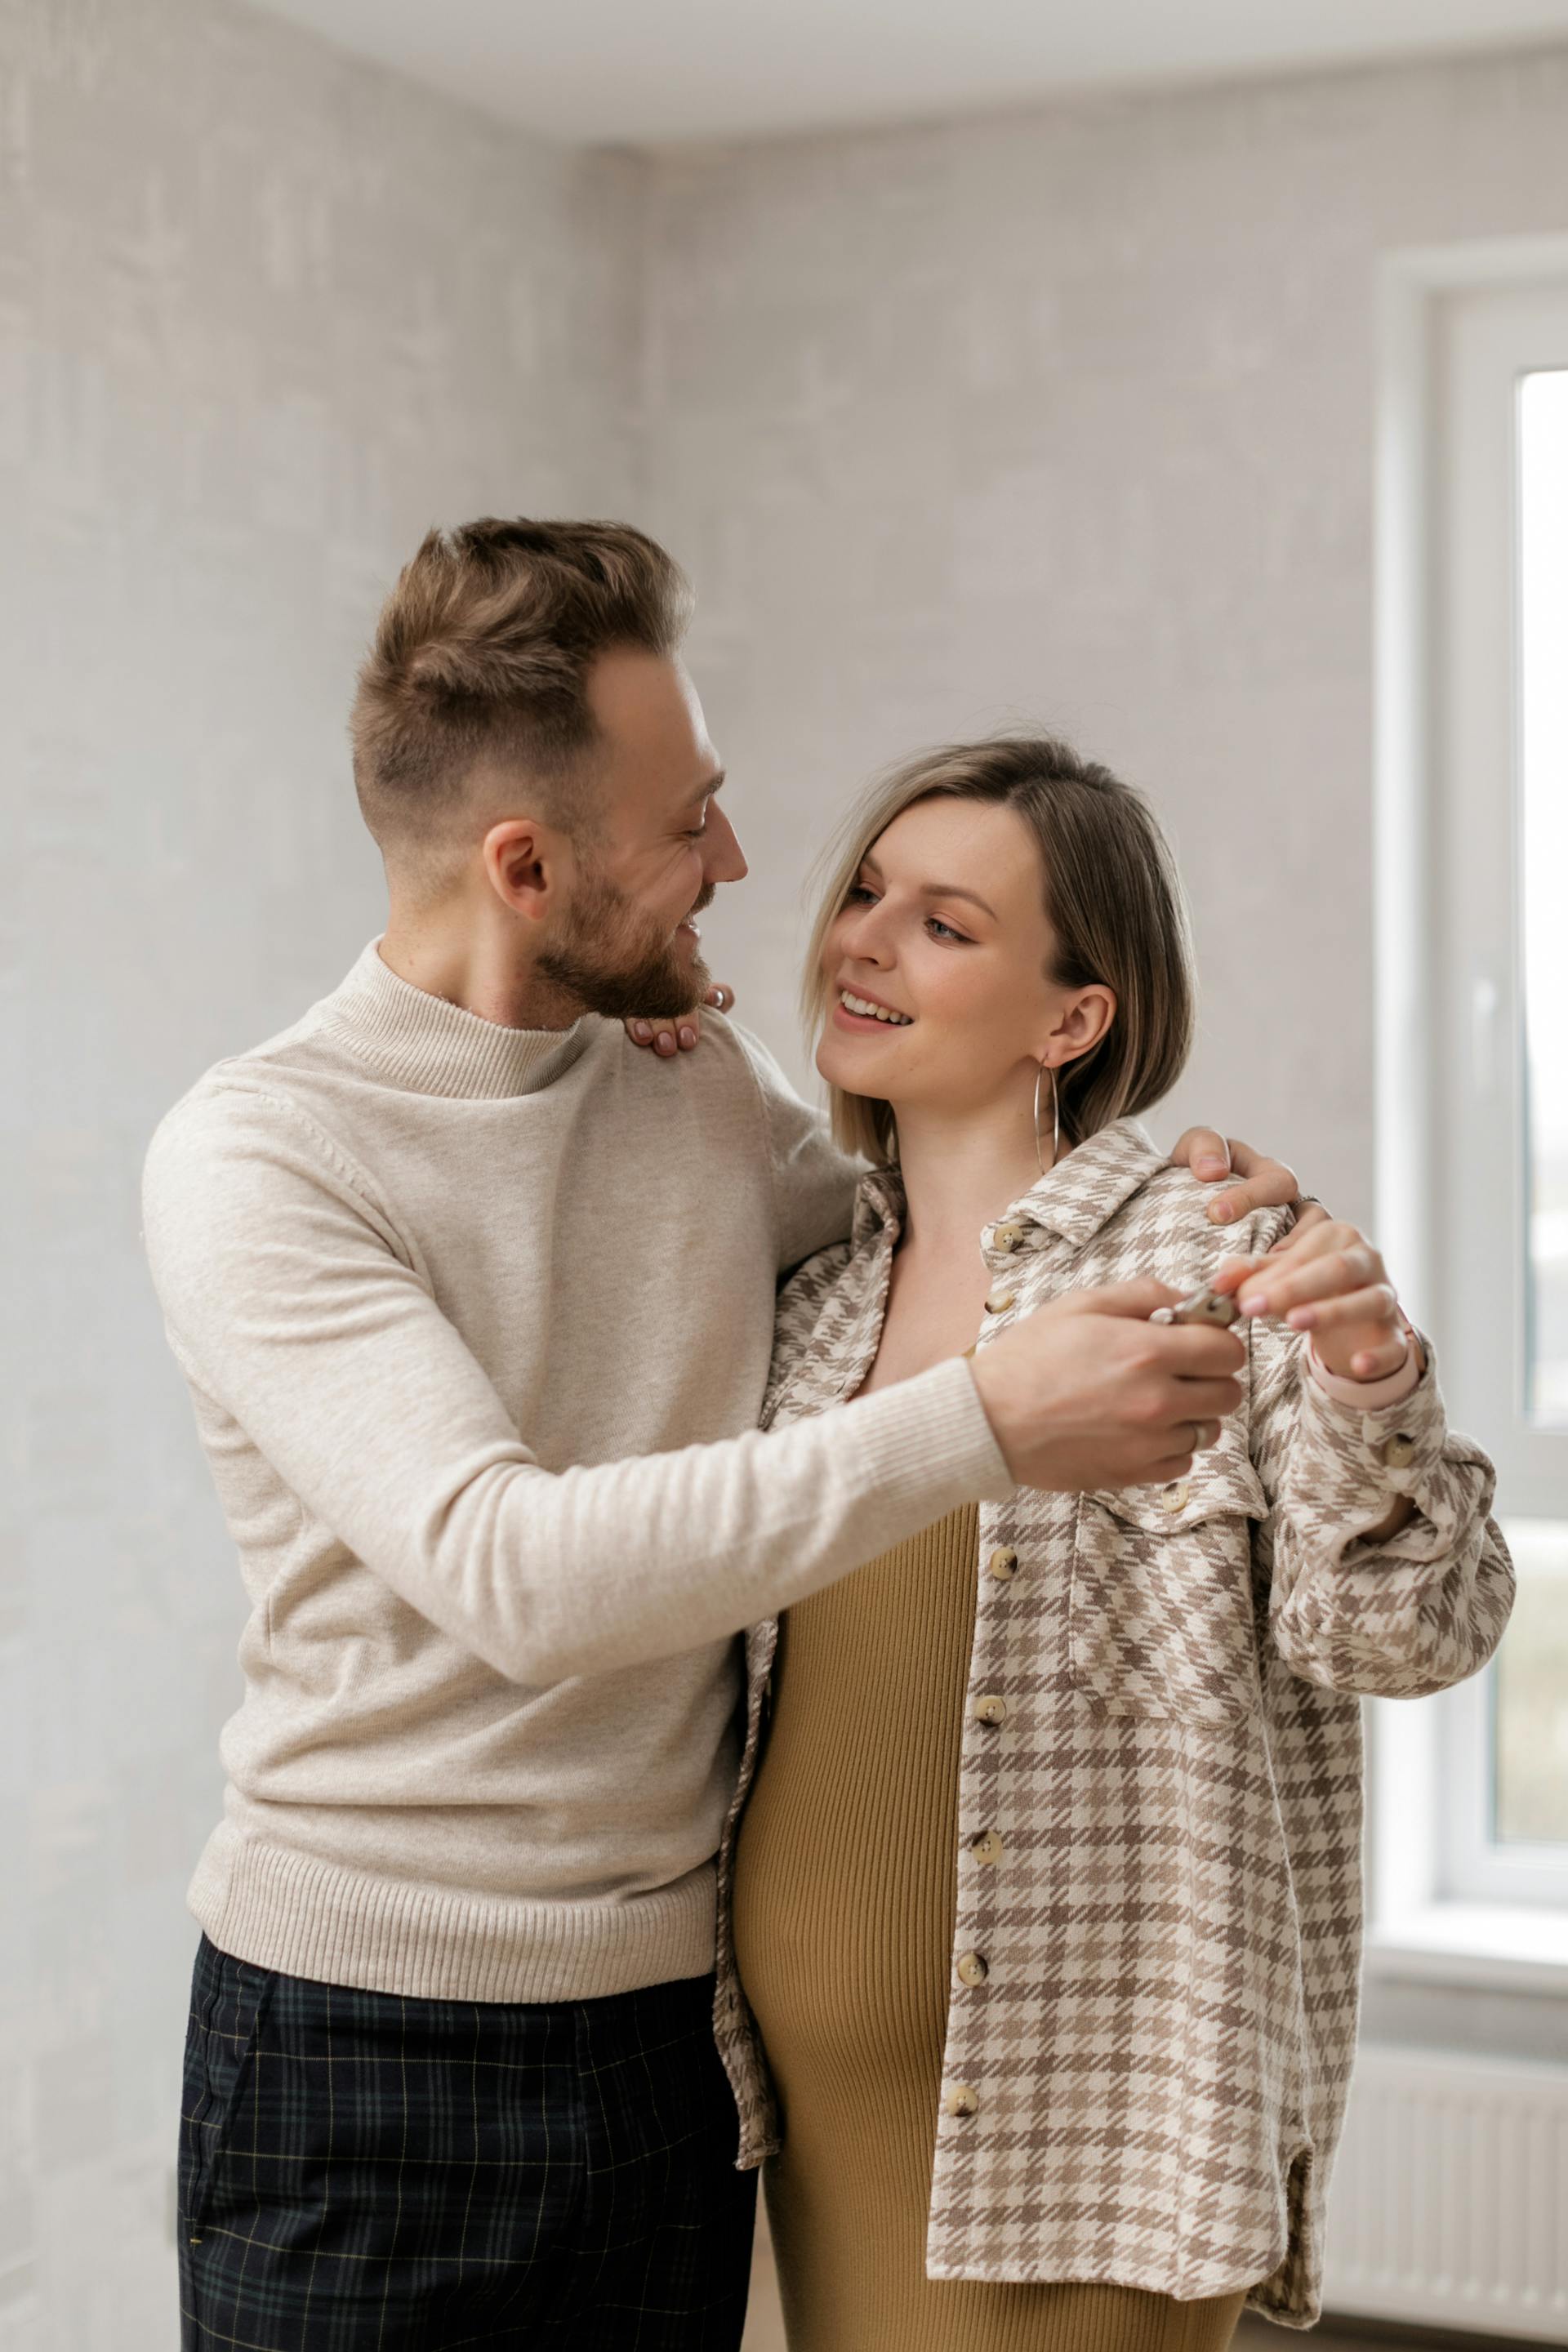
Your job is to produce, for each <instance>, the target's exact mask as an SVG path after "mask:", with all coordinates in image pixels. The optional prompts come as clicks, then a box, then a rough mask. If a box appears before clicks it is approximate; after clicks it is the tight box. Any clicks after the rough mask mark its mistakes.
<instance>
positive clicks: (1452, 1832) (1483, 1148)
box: [1368, 237, 1568, 1991]
mask: <svg viewBox="0 0 1568 2352" xmlns="http://www.w3.org/2000/svg"><path fill="white" fill-rule="evenodd" d="M1565 309H1568V238H1558V237H1552V238H1540V239H1520V240H1509V241H1508V242H1506V243H1498V244H1487V245H1471V246H1464V247H1446V248H1441V249H1437V250H1427V251H1421V252H1414V253H1405V254H1401V255H1398V256H1395V257H1392V258H1391V259H1390V260H1389V261H1388V262H1387V263H1386V265H1385V266H1384V271H1383V273H1382V282H1381V284H1380V287H1379V320H1378V324H1379V408H1378V436H1377V481H1376V501H1377V573H1376V587H1375V615H1376V672H1377V679H1376V682H1377V737H1376V780H1375V816H1374V847H1375V858H1376V908H1377V946H1376V979H1377V991H1376V993H1377V1007H1376V1076H1377V1104H1378V1126H1377V1160H1378V1230H1379V1235H1380V1238H1381V1239H1382V1240H1383V1241H1384V1246H1385V1248H1386V1249H1387V1252H1388V1255H1389V1256H1390V1259H1391V1262H1392V1263H1393V1264H1394V1265H1395V1266H1396V1268H1397V1269H1398V1273H1399V1276H1400V1282H1401V1288H1402V1290H1403V1291H1404V1293H1405V1296H1406V1297H1407V1299H1408V1301H1409V1302H1410V1304H1411V1306H1412V1309H1413V1312H1414V1313H1415V1316H1416V1318H1417V1320H1419V1321H1421V1322H1422V1323H1424V1324H1425V1325H1426V1328H1429V1329H1431V1330H1433V1331H1434V1333H1435V1335H1436V1339H1437V1343H1438V1347H1439V1349H1440V1350H1442V1349H1444V1346H1445V1334H1446V1333H1448V1334H1452V1335H1453V1339H1454V1341H1456V1342H1457V1341H1459V1340H1461V1339H1462V1342H1463V1344H1462V1345H1457V1344H1451V1345H1450V1346H1449V1347H1448V1349H1447V1352H1446V1353H1444V1355H1443V1366H1442V1376H1443V1385H1444V1390H1445V1394H1446V1395H1447V1399H1448V1401H1449V1404H1450V1408H1451V1410H1452V1411H1453V1414H1454V1418H1455V1420H1456V1422H1457V1423H1458V1424H1459V1425H1460V1426H1461V1427H1474V1428H1475V1429H1476V1431H1477V1433H1478V1434H1479V1435H1481V1436H1482V1437H1483V1438H1484V1440H1485V1442H1486V1443H1487V1444H1489V1448H1490V1449H1491V1450H1492V1452H1493V1453H1494V1454H1495V1455H1496V1457H1497V1459H1498V1463H1499V1468H1500V1474H1501V1488H1500V1509H1501V1510H1502V1511H1503V1512H1504V1513H1505V1514H1512V1515H1517V1516H1521V1517H1549V1518H1561V1519H1563V1520H1568V1434H1558V1433H1542V1432H1537V1431H1530V1430H1528V1429H1527V1428H1526V1427H1525V1424H1524V1423H1523V1421H1522V1418H1521V1415H1520V1414H1519V1413H1518V1412H1517V1411H1512V1412H1504V1413H1499V1412H1497V1411H1496V1410H1495V1408H1494V1409H1489V1408H1493V1401H1495V1399H1496V1398H1497V1397H1498V1396H1499V1395H1500V1394H1508V1395H1510V1397H1511V1396H1512V1395H1513V1394H1514V1390H1515V1386H1516V1382H1515V1367H1516V1366H1517V1365H1518V1364H1519V1363H1520V1362H1521V1349H1520V1348H1519V1345H1518V1341H1517V1327H1516V1320H1515V1318H1516V1315H1517V1312H1518V1311H1519V1308H1518V1304H1517V1302H1518V1299H1519V1293H1520V1284H1519V1281H1518V1278H1517V1276H1518V1270H1519V1268H1520V1267H1521V1265H1522V1250H1521V1246H1520V1226H1519V1223H1518V1220H1519V1216H1520V1213H1521V1211H1520V1202H1521V1191H1522V1188H1521V1181H1520V1171H1519V1170H1518V1169H1517V1168H1516V1167H1515V1165H1514V1164H1513V1163H1514V1157H1515V1154H1514V1143H1515V1139H1516V1138H1517V1136H1518V1134H1519V1132H1520V1121H1519V1118H1518V1116H1517V1108H1518V1103H1519V1100H1520V1094H1519V1088H1520V1083H1521V1070H1520V1066H1519V1062H1520V1057H1519V1055H1518V1053H1517V1050H1516V1046H1517V1040H1518V1038H1519V1035H1520V1023H1519V1020H1518V1003H1519V996H1518V979H1517V971H1516V954H1515V950H1514V944H1513V943H1515V942H1516V941H1517V939H1518V925H1517V919H1516V913H1515V909H1514V907H1513V877H1514V872H1515V860H1514V855H1513V842H1512V837H1511V829H1510V826H1509V825H1506V824H1504V825H1500V824H1498V823H1497V818H1496V794H1490V795H1488V799H1487V803H1486V804H1485V805H1483V803H1481V801H1480V799H1479V796H1478V795H1476V794H1475V793H1473V792H1467V793H1462V794H1461V793H1458V792H1456V791H1454V790H1453V789H1452V786H1451V783H1450V782H1449V780H1450V779H1451V778H1452V777H1454V776H1455V775H1463V776H1465V777H1467V778H1469V777H1473V776H1477V775H1488V774H1490V775H1492V776H1493V777H1495V778H1496V780H1497V792H1498V793H1501V794H1502V795H1503V796H1504V797H1505V799H1506V801H1507V803H1508V805H1510V806H1512V805H1513V804H1514V803H1515V799H1516V793H1515V785H1514V770H1515V767H1516V764H1517V762H1516V760H1515V758H1514V757H1513V755H1512V752H1511V749H1510V747H1511V745H1512V741H1513V738H1514V735H1515V732H1516V726H1515V717H1516V714H1515V711H1514V708H1513V694H1514V686H1513V680H1514V676H1515V667H1514V661H1513V641H1514V615H1513V610H1512V605H1513V583H1514V581H1515V579H1516V576H1517V562H1516V552H1515V545H1514V530H1515V525H1514V516H1515V499H1514V496H1513V487H1514V485H1513V476H1512V470H1511V469H1512V466H1513V462H1514V460H1513V446H1514V444H1513V437H1512V435H1511V433H1510V432H1508V431H1507V430H1506V429H1505V430H1504V431H1502V432H1498V431H1497V430H1495V429H1494V428H1495V425H1496V422H1497V410H1496V399H1497V394H1498V387H1499V385H1500V383H1502V384H1505V385H1506V383H1507V382H1508V381H1510V375H1509V371H1510V369H1511V371H1512V380H1517V376H1518V374H1519V373H1521V369H1520V367H1519V364H1518V354H1519V352H1520V350H1521V348H1529V349H1531V350H1532V351H1533V352H1534V356H1533V357H1532V358H1531V359H1529V360H1528V361H1527V362H1525V364H1526V365H1535V366H1545V365H1553V364H1558V363H1563V362H1568V348H1563V347H1560V345H1559V343H1558V342H1557V341H1556V340H1555V338H1556V335H1557V322H1558V320H1560V319H1561V318H1562V317H1563V315H1564V310H1565ZM1532 315H1533V316H1538V317H1539V320H1540V325H1541V336H1543V337H1544V340H1541V339H1540V337H1538V338H1537V340H1536V341H1535V342H1534V343H1532V344H1528V345H1521V341H1520V334H1521V326H1522V325H1523V324H1524V323H1525V322H1527V321H1528V320H1529V319H1530V318H1531V316H1532ZM1505 415H1506V411H1505ZM1456 451H1458V452H1460V453H1461V462H1460V463H1458V464H1455V463H1454V462H1453V457H1454V453H1455V452H1456ZM1461 552H1462V555H1463V559H1464V560H1463V561H1458V560H1457V556H1458V554H1459V553H1461ZM1461 650H1462V654H1463V657H1462V658H1460V657H1458V656H1459V653H1460V651H1461ZM1456 877H1462V878H1461V879H1460V880H1459V881H1458V882H1457V881H1456ZM1459 939H1462V940H1464V941H1465V944H1466V954H1465V955H1464V957H1462V958H1461V957H1460V956H1458V955H1456V954H1454V953H1452V952H1445V946H1446V942H1449V941H1452V940H1459ZM1456 1047H1458V1050H1456ZM1457 1136H1458V1137H1462V1138H1463V1139H1465V1148H1464V1149H1463V1150H1455V1149H1454V1148H1453V1143H1452V1139H1454V1138H1455V1137H1457ZM1500 1204H1501V1207H1500ZM1445 1234H1467V1235H1468V1237H1469V1239H1468V1245H1467V1246H1466V1247H1465V1248H1462V1249H1460V1248H1454V1247H1448V1246H1446V1244H1445ZM1478 1236H1479V1237H1480V1238H1479V1240H1478V1238H1477V1237H1478ZM1499 1383H1501V1387H1500V1385H1499ZM1472 1399H1473V1400H1474V1409H1473V1410H1467V1408H1468V1407H1469V1406H1470V1405H1471V1402H1472ZM1490 1680H1491V1678H1490V1676H1489V1675H1486V1676H1479V1677H1475V1678H1472V1680H1471V1681H1470V1682H1468V1683H1467V1684H1465V1685H1461V1686H1460V1687H1459V1689H1458V1690H1457V1691H1453V1692H1447V1693H1445V1694H1443V1696H1441V1697H1439V1698H1436V1699H1431V1700H1420V1701H1415V1702H1405V1703H1396V1702H1391V1701H1382V1702H1378V1703H1376V1704H1375V1705H1374V1706H1373V1707H1372V1709H1371V1710H1370V1713H1371V1718H1372V1720H1371V1731H1372V1742H1373V1769H1372V1799H1373V1817H1372V1824H1371V1827H1372V1837H1371V1849H1370V1859H1371V1865H1372V1867H1371V1890H1370V1891H1371V1896H1372V1901H1371V1917H1370V1922H1369V1927H1370V1936H1369V1955H1368V1957H1369V1966H1370V1967H1371V1968H1372V1969H1373V1970H1374V1971H1378V1972H1382V1973H1385V1974H1397V1975H1405V1976H1408V1975H1413V1974H1414V1975H1422V1976H1434V1977H1437V1978H1441V1979H1446V1980H1448V1981H1462V1982H1468V1983H1484V1984H1493V1985H1496V1984H1508V1985H1527V1984H1529V1985H1538V1986H1543V1987H1549V1988H1550V1989H1551V1990H1554V1991H1555V1990H1568V1871H1564V1869H1563V1862H1562V1856H1561V1855H1560V1854H1559V1853H1557V1852H1556V1850H1555V1849H1552V1848H1536V1849H1533V1850H1531V1849H1525V1848H1520V1849H1509V1850H1503V1849H1500V1848H1498V1847H1496V1846H1494V1845H1492V1844H1491V1843H1490V1840H1489V1834H1488V1816H1489V1756H1490V1748H1489V1729H1490Z"/></svg>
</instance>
